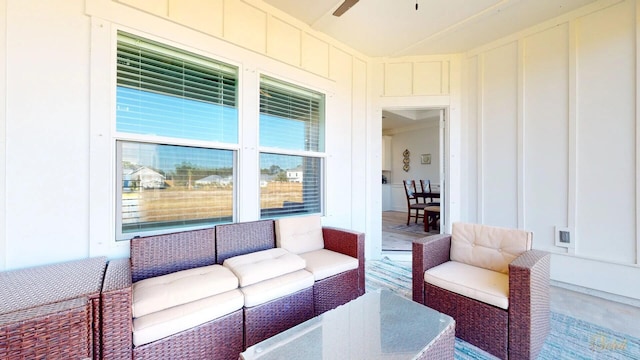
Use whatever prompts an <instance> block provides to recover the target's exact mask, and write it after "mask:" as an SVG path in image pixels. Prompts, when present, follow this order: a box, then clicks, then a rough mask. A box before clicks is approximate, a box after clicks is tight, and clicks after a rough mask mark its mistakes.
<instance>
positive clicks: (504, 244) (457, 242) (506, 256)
mask: <svg viewBox="0 0 640 360" xmlns="http://www.w3.org/2000/svg"><path fill="white" fill-rule="evenodd" d="M532 238H533V234H532V233H531V232H529V231H524V230H518V229H509V228H502V227H497V226H488V225H479V224H466V223H460V222H457V223H454V224H453V226H452V230H451V253H450V258H451V260H453V261H457V262H461V263H465V264H469V265H473V266H478V267H481V268H485V269H488V270H493V271H499V272H501V273H503V274H508V273H509V264H510V263H511V262H512V261H513V260H514V259H515V258H517V257H518V256H520V255H521V254H522V253H524V252H525V251H527V250H531V242H532Z"/></svg>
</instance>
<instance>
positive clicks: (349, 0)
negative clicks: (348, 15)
mask: <svg viewBox="0 0 640 360" xmlns="http://www.w3.org/2000/svg"><path fill="white" fill-rule="evenodd" d="M358 1H360V0H344V2H343V3H342V5H340V6H338V8H337V9H336V11H334V12H333V16H342V14H344V13H345V12H347V10H349V9H351V7H352V6H353V5H355V4H356V3H357V2H358Z"/></svg>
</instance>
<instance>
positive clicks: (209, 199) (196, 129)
mask: <svg viewBox="0 0 640 360" xmlns="http://www.w3.org/2000/svg"><path fill="white" fill-rule="evenodd" d="M237 73H238V70H237V68H236V67H233V66H231V65H227V64H224V63H220V62H217V61H214V60H211V59H208V58H206V57H203V56H200V55H197V54H193V53H189V52H186V51H183V50H180V49H177V48H173V47H170V46H167V45H163V44H160V43H157V42H154V41H151V40H147V39H143V38H140V37H137V36H134V35H130V34H127V33H124V32H119V33H118V46H117V87H116V151H117V172H116V173H117V180H118V181H117V184H118V186H117V199H118V204H117V238H118V239H119V240H122V239H129V238H131V237H133V236H136V235H142V234H152V233H159V232H163V231H169V230H168V229H173V228H177V227H181V228H184V227H192V228H196V227H203V226H210V225H212V224H215V223H219V222H229V221H232V219H233V214H234V208H233V204H234V201H233V199H234V186H233V185H234V181H233V180H234V177H235V157H236V155H235V152H236V150H235V149H236V147H237V143H238V110H237Z"/></svg>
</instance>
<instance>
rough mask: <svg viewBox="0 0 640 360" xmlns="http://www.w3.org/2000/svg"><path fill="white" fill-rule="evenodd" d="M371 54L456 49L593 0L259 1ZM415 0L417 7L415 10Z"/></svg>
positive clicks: (525, 25)
mask: <svg viewBox="0 0 640 360" xmlns="http://www.w3.org/2000/svg"><path fill="white" fill-rule="evenodd" d="M263 1H264V2H265V3H267V4H270V5H272V6H274V7H276V8H278V9H280V10H282V11H284V12H285V13H288V14H289V15H292V16H293V17H295V18H297V19H299V20H301V21H303V22H305V23H307V24H308V25H309V26H310V27H311V28H312V29H315V30H317V31H320V32H323V33H325V34H327V35H329V36H331V37H332V38H334V39H337V40H339V41H340V42H342V43H344V44H346V45H349V46H350V47H351V48H353V49H355V50H357V51H359V52H361V53H363V54H365V55H368V56H371V57H398V56H412V55H430V54H447V53H460V52H465V51H467V50H471V49H474V48H476V47H478V46H480V45H483V44H486V43H489V42H491V41H494V40H497V39H500V38H502V37H504V36H507V35H509V34H513V33H516V32H519V31H521V30H524V29H526V28H528V27H530V26H533V25H535V24H538V23H540V22H543V21H545V20H548V19H551V18H554V17H557V16H560V15H562V14H565V13H567V12H570V11H572V10H575V9H577V8H579V7H582V6H584V5H587V4H589V3H592V2H595V1H596V0H472V1H471V0H360V1H359V2H358V3H356V4H355V5H354V6H353V7H352V8H351V9H349V10H348V11H347V12H346V13H344V14H343V15H342V16H340V17H336V16H333V15H332V13H333V12H334V11H335V10H336V9H337V8H338V7H339V6H340V4H342V2H343V0H263ZM416 2H417V3H418V10H416V7H415V6H416Z"/></svg>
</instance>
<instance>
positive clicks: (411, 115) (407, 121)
mask: <svg viewBox="0 0 640 360" xmlns="http://www.w3.org/2000/svg"><path fill="white" fill-rule="evenodd" d="M438 120H440V110H439V109H413V110H389V109H387V110H382V131H383V132H384V131H385V130H391V129H398V128H404V127H409V126H413V125H416V124H418V123H421V124H426V123H437V122H438Z"/></svg>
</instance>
